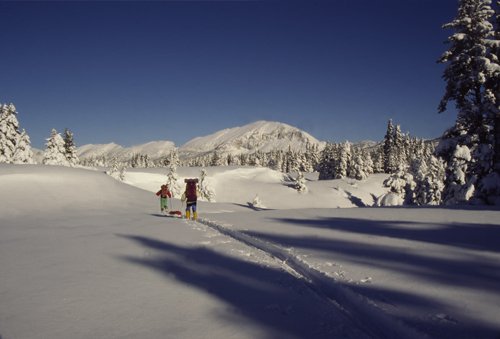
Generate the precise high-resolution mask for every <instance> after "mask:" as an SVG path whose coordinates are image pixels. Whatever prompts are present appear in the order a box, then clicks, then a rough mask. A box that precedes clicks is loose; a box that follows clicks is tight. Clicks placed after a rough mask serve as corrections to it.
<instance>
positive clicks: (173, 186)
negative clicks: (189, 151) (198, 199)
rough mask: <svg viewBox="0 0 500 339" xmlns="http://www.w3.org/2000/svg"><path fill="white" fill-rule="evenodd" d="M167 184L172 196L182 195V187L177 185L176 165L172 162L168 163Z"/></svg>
mask: <svg viewBox="0 0 500 339" xmlns="http://www.w3.org/2000/svg"><path fill="white" fill-rule="evenodd" d="M167 186H168V188H169V190H170V192H171V193H172V197H180V196H181V195H182V188H181V186H180V185H179V176H178V175H177V167H176V166H175V165H174V164H170V165H169V171H168V174H167Z"/></svg>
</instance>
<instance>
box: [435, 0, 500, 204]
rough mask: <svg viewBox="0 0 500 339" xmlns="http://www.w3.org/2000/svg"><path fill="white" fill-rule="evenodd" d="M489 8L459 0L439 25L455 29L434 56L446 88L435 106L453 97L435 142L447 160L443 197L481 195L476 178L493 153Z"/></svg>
mask: <svg viewBox="0 0 500 339" xmlns="http://www.w3.org/2000/svg"><path fill="white" fill-rule="evenodd" d="M493 14H494V11H493V10H492V8H491V1H490V0H460V1H459V8H458V14H457V17H456V18H455V20H453V21H452V22H450V23H448V24H446V25H444V26H443V27H444V28H449V29H453V30H454V31H455V32H454V34H452V35H451V36H450V37H449V39H448V40H449V44H450V48H449V50H448V51H446V52H445V53H444V54H443V55H442V57H441V59H440V60H439V61H440V62H442V63H446V64H447V66H446V69H445V71H444V75H443V78H444V79H445V81H446V91H445V94H444V96H443V99H442V100H441V103H440V105H439V111H440V112H443V111H445V110H446V106H447V104H448V103H449V102H450V101H454V102H455V105H456V108H457V111H458V115H457V121H456V123H455V126H454V127H453V128H452V129H450V130H448V131H447V132H446V133H445V135H444V137H443V140H442V142H441V145H440V146H439V148H438V154H439V155H441V156H442V157H443V158H444V159H445V160H446V162H447V181H446V189H445V195H447V194H450V196H445V197H444V198H445V200H446V201H447V202H450V201H463V199H466V200H465V201H468V200H470V199H472V198H473V197H476V198H478V199H481V200H484V199H485V198H487V197H486V196H485V192H484V190H483V189H481V186H482V181H483V179H484V178H486V177H488V176H489V174H491V173H492V171H493V170H494V168H495V167H496V165H495V164H494V163H493V162H494V159H495V158H498V156H497V155H495V154H494V152H495V148H496V147H497V145H496V135H497V134H498V131H496V130H495V129H496V128H497V127H498V126H497V125H498V124H497V121H498V114H499V109H498V104H499V102H498V96H499V94H498V86H499V85H498V73H499V72H500V65H499V63H498V53H497V52H495V49H494V48H493V47H492V46H493V45H495V43H494V41H492V40H494V39H495V32H494V30H493V25H492V24H491V22H490V19H491V17H492V15H493ZM464 147H465V148H464ZM497 148H498V147H497ZM465 149H467V152H465ZM457 152H458V153H461V154H465V153H468V154H470V160H467V161H465V160H463V159H462V160H460V161H459V160H457V159H460V158H457V156H456V155H457ZM463 170H465V172H464V177H463V178H462V177H460V180H458V179H457V176H456V173H459V172H460V171H463ZM462 179H463V180H462ZM457 185H462V187H458V186H457ZM478 188H480V189H478ZM457 192H461V193H457ZM499 193H500V192H499Z"/></svg>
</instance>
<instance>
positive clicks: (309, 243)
mask: <svg viewBox="0 0 500 339" xmlns="http://www.w3.org/2000/svg"><path fill="white" fill-rule="evenodd" d="M280 220H283V219H280ZM351 221H352V220H351ZM375 224H376V223H375V222H371V225H372V227H376V225H375ZM242 233H245V234H247V235H249V236H252V237H255V238H258V239H261V240H264V241H266V242H270V243H274V244H277V245H278V246H280V247H283V248H294V249H295V250H297V249H300V248H304V249H311V250H314V251H320V252H327V253H328V255H327V256H328V257H329V258H332V259H333V260H335V258H338V259H339V258H341V259H342V260H344V261H346V262H347V263H349V262H350V263H353V264H359V265H363V266H366V267H370V266H371V267H377V268H380V269H381V270H382V272H384V271H385V272H395V273H398V274H401V275H404V276H405V277H406V278H407V280H408V281H411V282H412V284H413V285H415V284H416V282H418V281H421V283H422V284H423V285H422V286H423V291H425V290H426V289H429V288H430V289H433V288H435V287H438V286H440V285H441V286H457V287H463V288H467V289H470V290H471V291H480V292H482V291H489V292H490V294H491V295H498V294H500V285H499V284H498V281H500V262H498V261H496V260H494V259H490V260H488V261H486V260H485V258H484V257H477V258H474V257H464V256H462V257H459V258H449V257H446V258H444V257H434V256H430V255H429V254H428V253H421V254H416V253H414V252H409V251H407V250H406V249H405V248H404V247H402V246H397V247H396V246H391V245H387V244H384V245H377V244H369V243H366V242H362V243H361V242H356V241H352V240H339V239H332V238H318V237H317V236H316V237H314V236H303V235H301V236H300V237H298V236H290V235H277V234H268V233H263V232H255V231H244V232H243V231H242ZM305 253H308V252H305ZM316 256H318V257H319V256H322V255H321V254H316ZM323 257H324V256H323ZM347 265H348V264H347ZM347 285H348V286H349V288H350V289H352V290H354V291H355V292H357V293H359V294H361V295H364V296H366V297H368V298H369V299H371V300H374V301H375V302H383V303H387V304H392V303H394V304H395V305H397V308H401V307H402V308H411V309H413V310H418V311H419V312H420V313H421V314H422V317H421V318H419V319H415V318H414V317H405V315H404V314H403V313H401V314H396V316H397V317H398V319H401V320H402V321H403V322H405V323H408V324H411V325H412V326H413V327H415V328H417V329H420V330H422V331H423V332H425V333H431V335H432V336H433V337H437V338H440V337H447V336H448V337H455V338H469V337H470V338H494V337H496V335H498V334H499V333H500V326H498V327H492V326H491V325H489V324H485V323H483V322H478V321H477V320H475V319H474V315H471V314H461V316H463V319H465V321H464V322H463V323H456V322H455V323H454V322H453V321H445V320H446V319H444V320H443V319H439V318H435V317H434V318H432V316H433V315H434V316H435V315H436V314H440V313H442V312H443V307H444V309H449V306H446V305H444V304H442V303H440V302H439V300H438V299H437V298H436V299H433V300H431V298H430V297H423V294H422V292H419V291H418V290H416V291H415V294H411V293H410V292H408V293H406V291H405V293H403V292H401V291H392V290H389V289H383V288H380V287H377V286H375V285H367V284H363V285H361V284H357V283H347ZM429 286H431V287H429ZM441 300H443V301H441V302H444V300H445V299H441ZM471 316H472V317H471ZM464 334H465V336H464Z"/></svg>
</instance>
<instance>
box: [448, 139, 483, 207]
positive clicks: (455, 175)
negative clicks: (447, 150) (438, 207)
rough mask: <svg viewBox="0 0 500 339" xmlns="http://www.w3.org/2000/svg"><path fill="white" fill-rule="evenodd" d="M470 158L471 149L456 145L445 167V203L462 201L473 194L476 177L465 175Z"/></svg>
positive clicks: (465, 200) (467, 199)
mask: <svg viewBox="0 0 500 339" xmlns="http://www.w3.org/2000/svg"><path fill="white" fill-rule="evenodd" d="M471 159H472V157H471V151H470V149H469V148H468V147H467V146H465V145H463V146H460V145H456V147H455V151H454V152H453V154H452V156H451V159H450V160H449V162H448V166H447V169H446V182H445V188H444V192H443V202H444V203H445V204H448V205H451V204H458V203H464V202H467V201H469V200H470V199H471V198H472V197H473V196H474V191H475V186H474V184H475V183H476V178H475V177H474V176H472V177H467V173H468V168H469V166H470V164H471Z"/></svg>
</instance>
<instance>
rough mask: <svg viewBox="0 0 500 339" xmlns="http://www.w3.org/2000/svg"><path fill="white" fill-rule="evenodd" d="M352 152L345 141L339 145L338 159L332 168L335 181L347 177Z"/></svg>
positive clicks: (349, 144)
mask: <svg viewBox="0 0 500 339" xmlns="http://www.w3.org/2000/svg"><path fill="white" fill-rule="evenodd" d="M351 158H352V152H351V143H350V142H348V141H346V142H343V143H342V144H340V147H339V158H338V161H337V163H336V166H335V168H334V171H335V179H342V178H345V177H347V176H348V170H349V166H350V163H351Z"/></svg>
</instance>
